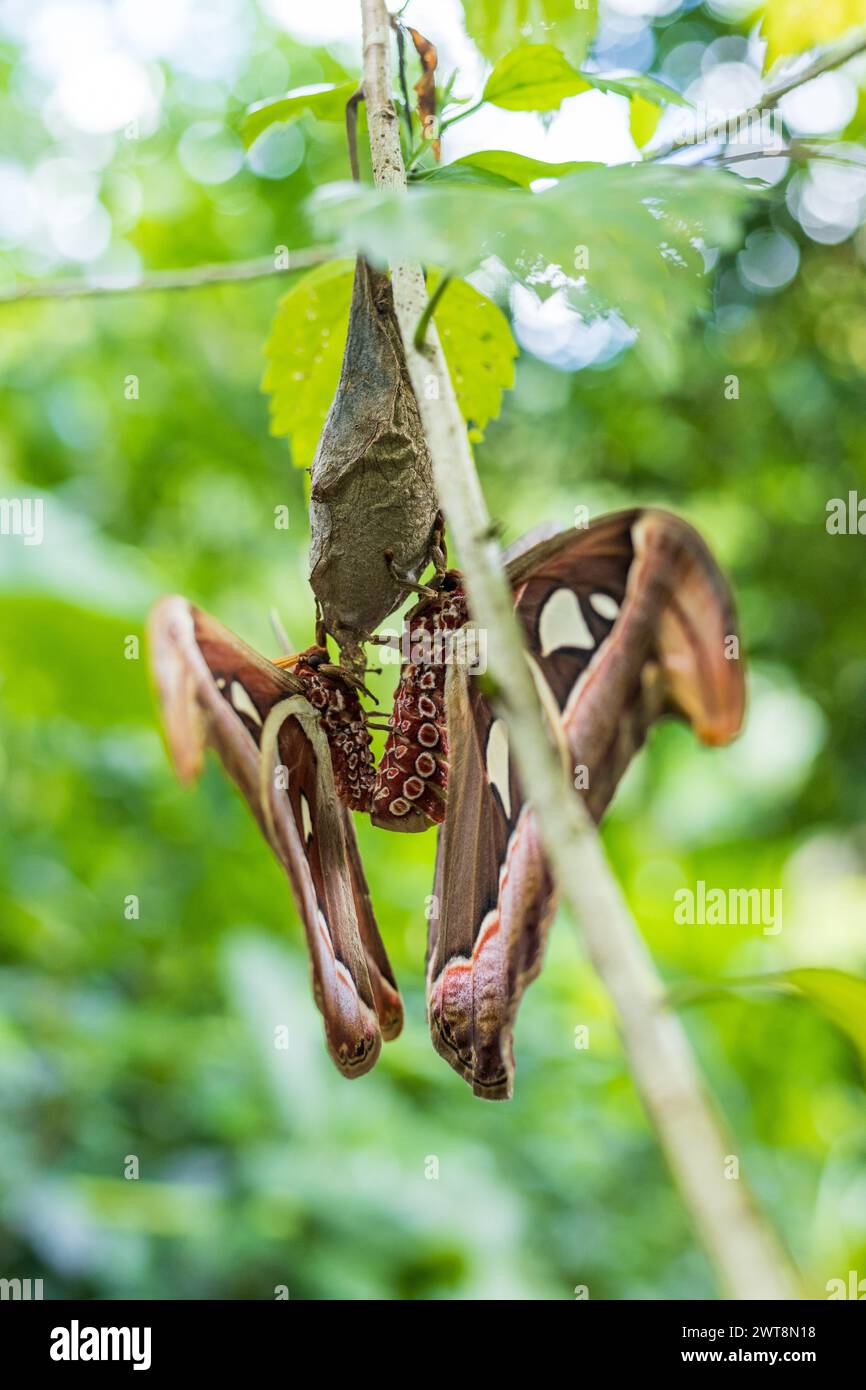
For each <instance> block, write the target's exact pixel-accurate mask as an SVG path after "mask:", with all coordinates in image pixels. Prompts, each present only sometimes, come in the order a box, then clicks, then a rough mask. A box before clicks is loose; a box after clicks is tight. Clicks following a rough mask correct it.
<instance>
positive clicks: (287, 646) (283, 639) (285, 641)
mask: <svg viewBox="0 0 866 1390" xmlns="http://www.w3.org/2000/svg"><path fill="white" fill-rule="evenodd" d="M268 617H269V618H270V620H271V627H272V628H273V633H274V637H275V638H276V639H277V646H278V647H281V648H282V651H283V653H284V655H288V653H289V652H292V651H294V647H293V646H292V639H291V638H290V637H289V634H288V633H287V632H286V629H285V628H284V627H283V622H282V619H281V617H280V615H279V613H278V612H277V610H276V608H272V609H271V611H270V613H269V614H268Z"/></svg>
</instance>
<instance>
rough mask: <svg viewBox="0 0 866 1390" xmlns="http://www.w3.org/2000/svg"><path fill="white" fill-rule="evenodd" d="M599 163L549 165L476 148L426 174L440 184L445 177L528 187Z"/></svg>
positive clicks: (541, 160) (510, 154) (539, 160)
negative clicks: (472, 151)
mask: <svg viewBox="0 0 866 1390" xmlns="http://www.w3.org/2000/svg"><path fill="white" fill-rule="evenodd" d="M600 167H601V166H600V165H598V164H592V163H589V162H585V161H581V160H576V159H572V160H567V161H566V162H565V163H563V164H549V163H548V162H547V161H546V160H544V159H531V158H530V157H529V156H528V155H525V154H516V153H515V152H514V151H513V150H478V151H476V153H475V154H466V155H463V157H462V158H461V159H455V160H454V161H453V163H451V164H441V165H439V167H438V168H437V169H436V170H435V171H434V172H433V173H432V174H431V175H430V177H429V180H428V182H431V183H441V182H443V181H449V180H463V179H465V180H466V181H468V182H472V181H474V182H482V183H490V184H492V185H499V186H500V187H505V186H506V185H508V184H514V185H516V186H517V187H518V188H528V187H529V186H530V184H532V183H534V182H535V181H536V179H561V178H564V177H565V176H566V175H567V174H577V173H580V171H581V170H583V169H597V168H600Z"/></svg>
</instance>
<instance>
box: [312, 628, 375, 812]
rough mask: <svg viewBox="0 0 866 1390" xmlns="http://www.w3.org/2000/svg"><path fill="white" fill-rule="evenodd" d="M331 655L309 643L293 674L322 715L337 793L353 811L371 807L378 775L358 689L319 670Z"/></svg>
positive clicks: (365, 809) (314, 707)
mask: <svg viewBox="0 0 866 1390" xmlns="http://www.w3.org/2000/svg"><path fill="white" fill-rule="evenodd" d="M328 659H329V658H328V653H327V652H326V651H324V650H323V648H321V647H309V648H308V649H307V651H305V652H302V653H301V655H300V657H299V658H298V660H297V662H296V663H295V664H294V666H292V668H291V670H292V674H293V675H295V676H297V677H298V678H299V680H301V681H303V683H304V694H305V695H306V697H307V699H308V700H309V702H310V704H311V705H312V706H313V709H315V710H317V711H318V713H319V717H320V718H321V721H322V728H323V729H324V731H325V735H326V737H327V740H328V745H329V747H330V749H331V766H332V767H333V769H334V788H335V790H336V793H337V796H338V797H339V798H340V800H341V801H343V802H344V803H345V804H346V805H347V806H348V807H349V809H350V810H351V811H369V810H370V809H371V806H372V802H373V783H374V779H375V775H376V768H375V763H374V762H373V755H372V753H371V752H370V744H371V742H372V736H371V734H370V732H369V730H368V728H367V718H366V715H365V713H364V710H363V709H362V708H361V702H360V700H359V699H358V692H357V691H356V690H355V689H354V688H353V687H352V686H351V685H349V683H348V682H347V681H345V680H343V679H342V678H341V677H339V676H335V675H331V674H330V673H329V672H325V671H321V670H319V667H320V666H321V664H322V663H323V662H327V661H328Z"/></svg>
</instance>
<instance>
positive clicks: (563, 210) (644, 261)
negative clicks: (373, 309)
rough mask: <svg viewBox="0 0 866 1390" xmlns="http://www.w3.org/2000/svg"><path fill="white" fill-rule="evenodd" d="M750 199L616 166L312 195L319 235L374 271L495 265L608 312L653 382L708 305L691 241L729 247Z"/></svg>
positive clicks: (745, 190)
mask: <svg viewBox="0 0 866 1390" xmlns="http://www.w3.org/2000/svg"><path fill="white" fill-rule="evenodd" d="M753 196H755V195H754V193H753V192H752V190H750V189H749V187H748V186H747V185H746V184H744V182H743V181H742V180H741V179H738V178H737V177H736V176H733V175H731V174H727V173H724V172H722V171H719V170H709V169H703V168H677V167H674V166H671V165H654V164H645V165H638V166H624V165H620V166H617V167H614V168H596V169H589V170H586V171H584V172H582V173H577V174H571V175H569V176H567V177H566V178H563V179H560V181H559V183H557V184H556V185H555V186H554V187H552V188H548V189H545V190H544V191H543V192H540V193H531V192H528V191H526V190H524V189H521V188H516V187H512V188H489V187H484V186H483V185H473V184H462V183H447V182H446V183H442V184H440V185H438V186H436V185H434V186H432V187H431V186H430V185H424V186H421V187H417V188H412V189H410V190H408V192H406V193H403V192H397V191H389V192H383V191H380V190H375V189H371V188H369V187H368V188H346V187H345V186H340V187H337V188H331V189H325V190H320V191H319V193H318V194H317V195H314V198H313V201H312V206H311V215H312V217H313V220H314V223H315V224H316V228H317V233H318V235H319V236H321V237H325V238H327V239H334V240H335V241H336V242H337V243H338V244H339V245H341V247H342V248H343V249H345V250H346V251H350V250H351V251H360V252H362V253H363V254H364V255H366V256H367V257H368V258H369V259H371V260H373V261H375V262H376V263H377V264H380V265H381V264H383V263H389V264H394V263H398V262H400V261H402V260H421V261H423V262H425V263H426V264H428V265H431V264H432V265H438V266H441V267H442V268H443V269H444V270H447V271H449V272H450V273H452V274H458V275H460V274H466V273H467V272H468V271H470V270H472V269H475V268H476V267H477V266H478V265H479V264H480V263H481V262H482V261H483V260H484V259H485V257H487V256H496V257H498V258H499V260H501V261H502V262H503V264H504V265H505V266H506V267H507V268H508V270H510V271H511V273H512V274H513V275H514V276H515V278H516V279H517V280H518V281H520V282H521V283H522V284H524V285H526V286H528V287H529V288H532V289H536V288H537V287H540V286H543V285H545V284H547V285H552V286H554V287H556V286H561V287H562V291H563V293H564V295H565V296H566V298H567V300H568V302H569V303H570V304H571V305H572V307H574V308H575V309H577V310H579V311H580V312H581V313H582V314H583V315H585V316H587V317H590V316H594V315H598V314H603V313H609V312H610V311H611V310H615V311H617V312H618V313H620V314H621V315H622V317H623V318H624V319H626V321H627V322H629V323H630V324H632V325H633V327H635V328H636V329H637V330H638V333H639V339H638V346H639V349H640V351H641V352H642V355H643V358H644V361H645V362H646V363H647V365H648V366H649V368H650V370H651V371H652V372H653V373H654V375H655V376H656V377H657V379H659V380H661V381H666V380H669V379H670V378H671V377H672V375H673V373H674V370H675V368H676V366H677V345H676V340H677V335H678V334H679V333H680V332H681V330H682V329H683V328H684V326H685V325H686V323H687V322H688V321H689V319H690V318H691V316H692V315H693V314H694V312H695V311H696V310H697V309H699V308H701V307H703V306H704V305H705V304H706V302H707V293H706V292H707V279H706V275H705V262H704V256H703V254H702V251H701V249H700V245H699V241H698V238H702V239H703V240H704V241H705V242H706V243H709V244H710V245H713V246H720V247H732V246H734V245H736V244H737V242H738V240H739V236H740V224H741V219H742V218H743V216H744V215H745V211H746V207H747V204H748V202H749V200H750V198H752V197H753Z"/></svg>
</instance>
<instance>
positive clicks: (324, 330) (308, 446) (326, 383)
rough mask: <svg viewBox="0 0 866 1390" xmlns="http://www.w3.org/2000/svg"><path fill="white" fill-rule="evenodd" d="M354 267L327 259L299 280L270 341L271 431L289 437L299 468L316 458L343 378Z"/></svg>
mask: <svg viewBox="0 0 866 1390" xmlns="http://www.w3.org/2000/svg"><path fill="white" fill-rule="evenodd" d="M353 270H354V262H353V261H351V260H341V261H327V262H326V263H325V264H324V265H320V266H317V267H316V269H315V270H311V271H310V272H309V274H308V275H304V276H303V277H302V278H301V279H300V280H298V282H297V283H296V284H295V285H293V286H292V288H291V289H290V290H289V291H288V293H287V294H285V295H283V297H282V299H281V300H280V302H279V305H278V306H277V312H276V316H275V317H274V321H273V323H272V325H271V332H270V336H269V337H268V341H267V343H266V344H265V356H266V357H267V359H268V366H267V369H266V371H265V375H264V378H263V380H262V390H263V391H267V392H268V393H269V395H270V398H271V434H273V435H277V436H285V437H286V438H287V439H288V440H289V443H290V444H291V449H292V462H293V463H294V464H295V467H296V468H309V466H310V464H311V463H312V461H313V455H314V454H315V452H316V445H317V444H318V442H319V435H320V434H321V433H322V426H323V424H324V423H325V416H326V415H327V413H328V408H329V406H330V404H331V400H332V398H333V395H334V392H335V390H336V388H337V382H338V381H339V379H340V365H341V363H342V361H343V349H344V347H345V345H346V330H347V328H348V325H349V301H350V299H351V295H352V274H353Z"/></svg>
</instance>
